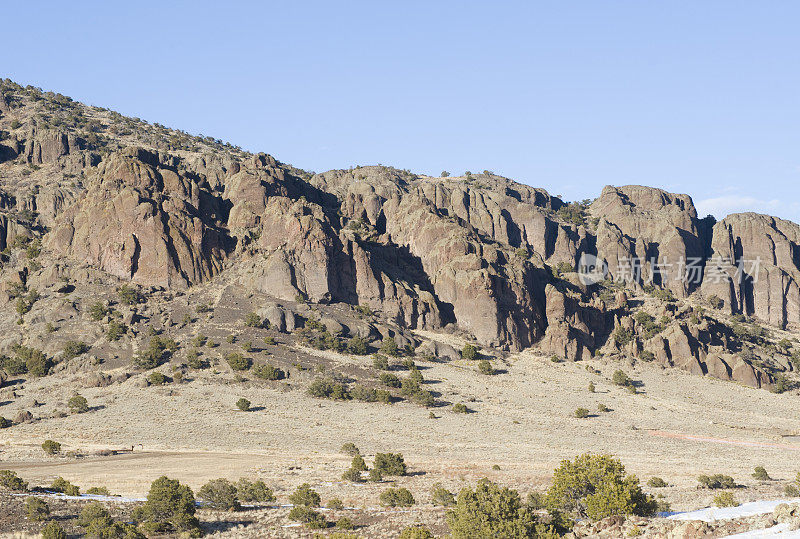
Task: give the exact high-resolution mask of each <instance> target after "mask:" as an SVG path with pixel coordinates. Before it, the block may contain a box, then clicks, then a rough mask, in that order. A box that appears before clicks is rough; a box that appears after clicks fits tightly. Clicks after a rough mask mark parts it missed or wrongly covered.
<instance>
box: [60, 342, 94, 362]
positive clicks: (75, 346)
mask: <svg viewBox="0 0 800 539" xmlns="http://www.w3.org/2000/svg"><path fill="white" fill-rule="evenodd" d="M63 350H64V354H63V356H62V358H63V360H64V361H69V360H70V359H73V358H76V357H78V356H79V355H81V354H85V353H86V352H88V351H89V345H88V344H86V343H85V342H83V341H67V342H66V344H64V348H63Z"/></svg>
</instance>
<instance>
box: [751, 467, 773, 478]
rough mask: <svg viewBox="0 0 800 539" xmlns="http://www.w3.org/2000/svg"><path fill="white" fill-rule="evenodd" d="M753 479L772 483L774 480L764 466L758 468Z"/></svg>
mask: <svg viewBox="0 0 800 539" xmlns="http://www.w3.org/2000/svg"><path fill="white" fill-rule="evenodd" d="M753 477H754V478H755V479H758V480H759V481H772V478H771V477H770V476H769V474H768V473H767V470H766V468H764V467H763V466H756V469H755V471H753Z"/></svg>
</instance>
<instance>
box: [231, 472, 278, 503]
mask: <svg viewBox="0 0 800 539" xmlns="http://www.w3.org/2000/svg"><path fill="white" fill-rule="evenodd" d="M236 496H237V498H239V500H240V501H243V502H246V503H250V502H262V503H266V502H274V501H275V494H274V493H273V492H272V489H271V488H269V487H268V486H267V485H266V483H264V481H262V480H260V479H259V480H257V481H250V480H249V479H245V478H241V479H239V481H237V482H236Z"/></svg>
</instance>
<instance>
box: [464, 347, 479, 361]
mask: <svg viewBox="0 0 800 539" xmlns="http://www.w3.org/2000/svg"><path fill="white" fill-rule="evenodd" d="M461 359H467V360H470V361H472V360H473V359H478V349H477V348H476V347H475V346H474V345H472V344H469V343H467V344H465V345H464V348H462V349H461Z"/></svg>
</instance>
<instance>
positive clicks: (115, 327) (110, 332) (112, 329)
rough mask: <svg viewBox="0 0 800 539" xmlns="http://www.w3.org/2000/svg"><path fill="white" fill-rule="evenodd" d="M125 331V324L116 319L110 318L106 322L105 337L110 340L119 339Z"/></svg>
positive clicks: (126, 329)
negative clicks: (109, 320)
mask: <svg viewBox="0 0 800 539" xmlns="http://www.w3.org/2000/svg"><path fill="white" fill-rule="evenodd" d="M127 331H128V328H127V327H126V326H125V324H122V323H121V322H117V321H116V320H112V321H111V322H109V323H108V328H107V329H106V338H107V339H108V340H109V341H111V342H115V341H118V340H120V339H121V338H122V336H123V335H125V333H126V332H127Z"/></svg>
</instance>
